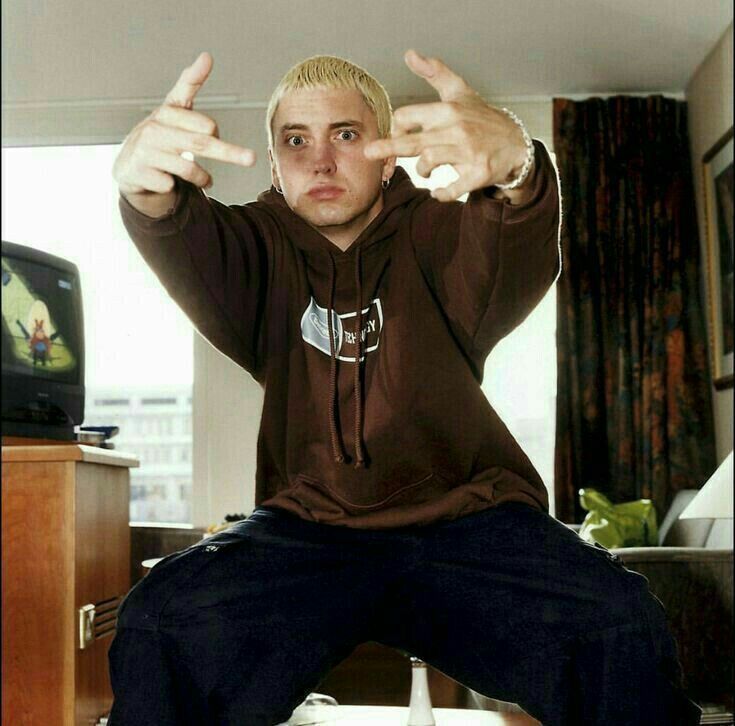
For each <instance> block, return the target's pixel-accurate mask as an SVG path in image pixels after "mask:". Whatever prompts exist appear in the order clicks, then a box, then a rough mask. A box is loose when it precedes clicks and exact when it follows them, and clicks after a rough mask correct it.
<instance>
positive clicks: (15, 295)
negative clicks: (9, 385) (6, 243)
mask: <svg viewBox="0 0 735 726" xmlns="http://www.w3.org/2000/svg"><path fill="white" fill-rule="evenodd" d="M77 280H78V278H77V277H76V276H75V275H73V274H72V273H70V272H68V271H63V270H61V269H56V268H55V267H52V266H49V265H47V264H43V263H40V262H37V261H31V260H28V259H20V258H16V257H13V256H7V255H5V254H4V255H3V258H2V367H3V372H4V373H15V374H18V375H24V376H30V377H34V378H43V379H46V380H49V381H56V382H59V383H70V384H79V383H80V373H81V370H82V368H81V366H80V341H79V335H80V333H81V331H80V330H79V329H78V323H77V320H78V311H77V310H76V309H75V308H76V304H77V303H76V301H77V300H78V299H79V298H78V295H77V294H75V293H76V292H77V291H76V290H75V286H76V285H77V284H78V282H77Z"/></svg>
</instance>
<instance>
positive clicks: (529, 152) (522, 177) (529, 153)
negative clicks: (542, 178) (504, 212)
mask: <svg viewBox="0 0 735 726" xmlns="http://www.w3.org/2000/svg"><path fill="white" fill-rule="evenodd" d="M500 110H501V111H503V112H504V113H506V114H507V115H508V116H510V117H511V118H512V119H513V121H515V122H516V124H518V126H519V127H520V129H521V133H522V134H523V141H524V142H525V144H526V160H525V161H524V162H523V167H522V168H521V173H520V174H519V175H518V178H517V179H514V180H513V181H512V182H510V183H508V184H496V185H495V186H496V187H497V188H498V189H504V190H506V189H515V188H516V187H519V186H520V185H521V184H523V182H524V181H526V177H527V176H528V172H529V171H531V164H533V157H534V147H533V139H531V137H530V136H529V135H528V131H526V127H525V126H524V125H523V121H521V120H520V119H519V118H518V116H516V115H515V114H514V113H513V112H512V111H511V110H510V109H508V108H505V107H503V108H501V109H500Z"/></svg>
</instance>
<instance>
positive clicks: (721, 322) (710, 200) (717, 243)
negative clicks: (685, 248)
mask: <svg viewBox="0 0 735 726" xmlns="http://www.w3.org/2000/svg"><path fill="white" fill-rule="evenodd" d="M732 146H733V129H732V127H730V130H729V131H727V132H726V133H725V134H724V135H723V136H722V138H720V139H719V140H718V141H717V143H716V144H715V145H714V146H713V147H712V148H711V149H710V150H709V151H708V152H707V153H706V154H705V155H704V156H703V157H702V165H703V180H704V204H705V219H706V225H707V226H706V229H707V240H706V245H707V294H708V296H709V325H710V336H711V343H712V346H711V350H712V367H713V371H712V377H713V379H714V384H715V388H717V389H724V388H732V387H733V179H732Z"/></svg>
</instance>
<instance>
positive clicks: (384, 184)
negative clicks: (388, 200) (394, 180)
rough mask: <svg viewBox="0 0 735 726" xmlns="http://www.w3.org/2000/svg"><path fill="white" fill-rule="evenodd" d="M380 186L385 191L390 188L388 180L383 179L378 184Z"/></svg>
mask: <svg viewBox="0 0 735 726" xmlns="http://www.w3.org/2000/svg"><path fill="white" fill-rule="evenodd" d="M380 186H381V187H383V189H387V188H388V187H389V186H390V179H383V181H382V182H380Z"/></svg>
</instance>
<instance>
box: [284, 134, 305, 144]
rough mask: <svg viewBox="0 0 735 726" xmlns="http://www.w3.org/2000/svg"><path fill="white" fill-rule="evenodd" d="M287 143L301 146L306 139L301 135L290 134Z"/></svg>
mask: <svg viewBox="0 0 735 726" xmlns="http://www.w3.org/2000/svg"><path fill="white" fill-rule="evenodd" d="M286 143H287V144H288V145H289V146H301V145H302V144H303V143H304V139H303V138H302V137H301V136H289V137H288V138H287V139H286Z"/></svg>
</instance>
